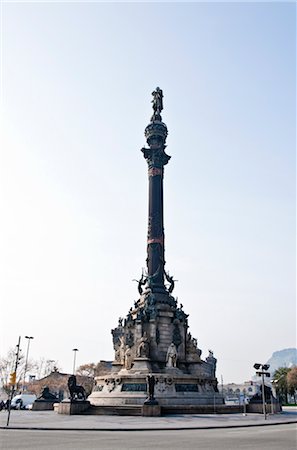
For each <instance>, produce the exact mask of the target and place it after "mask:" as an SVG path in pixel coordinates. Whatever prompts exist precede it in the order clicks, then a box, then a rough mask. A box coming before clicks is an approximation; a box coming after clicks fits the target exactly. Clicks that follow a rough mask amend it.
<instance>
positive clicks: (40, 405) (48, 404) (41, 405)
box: [32, 399, 59, 411]
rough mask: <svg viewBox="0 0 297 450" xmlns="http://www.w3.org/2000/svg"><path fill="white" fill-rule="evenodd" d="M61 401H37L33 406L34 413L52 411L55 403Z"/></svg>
mask: <svg viewBox="0 0 297 450" xmlns="http://www.w3.org/2000/svg"><path fill="white" fill-rule="evenodd" d="M58 401H59V400H58V399H55V400H35V402H34V403H33V405H32V411H50V410H53V409H54V403H57V402H58Z"/></svg>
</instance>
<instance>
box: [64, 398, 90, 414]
mask: <svg viewBox="0 0 297 450" xmlns="http://www.w3.org/2000/svg"><path fill="white" fill-rule="evenodd" d="M89 408H90V402H88V401H87V400H81V401H80V400H77V401H75V400H74V401H70V400H63V401H62V402H61V403H60V404H59V407H58V413H59V414H67V415H69V416H71V415H75V414H84V413H85V412H86V411H87V410H88V409H89Z"/></svg>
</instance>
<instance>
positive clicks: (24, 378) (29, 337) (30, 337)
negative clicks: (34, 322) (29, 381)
mask: <svg viewBox="0 0 297 450" xmlns="http://www.w3.org/2000/svg"><path fill="white" fill-rule="evenodd" d="M25 339H28V345H27V353H26V362H25V368H24V377H23V387H22V392H24V390H25V382H26V373H27V367H28V356H29V348H30V341H31V339H34V338H33V336H25Z"/></svg>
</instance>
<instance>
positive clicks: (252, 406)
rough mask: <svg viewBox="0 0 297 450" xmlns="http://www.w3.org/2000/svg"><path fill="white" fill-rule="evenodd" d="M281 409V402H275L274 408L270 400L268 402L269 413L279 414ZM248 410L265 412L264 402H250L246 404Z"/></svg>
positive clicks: (259, 412) (248, 411)
mask: <svg viewBox="0 0 297 450" xmlns="http://www.w3.org/2000/svg"><path fill="white" fill-rule="evenodd" d="M281 411H282V408H281V405H280V404H279V402H273V407H272V408H271V403H270V402H267V403H266V413H267V414H277V413H280V412H281ZM246 412H247V413H256V414H257V413H258V414H263V403H262V402H259V403H252V402H251V403H249V404H248V405H246Z"/></svg>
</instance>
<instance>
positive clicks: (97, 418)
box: [0, 408, 297, 431]
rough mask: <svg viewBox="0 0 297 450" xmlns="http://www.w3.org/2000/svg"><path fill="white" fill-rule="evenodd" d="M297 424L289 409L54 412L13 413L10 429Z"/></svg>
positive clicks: (0, 420)
mask: <svg viewBox="0 0 297 450" xmlns="http://www.w3.org/2000/svg"><path fill="white" fill-rule="evenodd" d="M6 420H7V412H6V411H1V413H0V427H1V428H5V427H6ZM285 423H297V409H296V408H287V409H285V410H284V412H283V413H282V414H273V415H268V417H267V420H264V417H263V415H262V414H248V415H246V416H244V415H243V414H193V415H173V416H162V417H142V416H108V415H80V416H78V415H77V416H68V415H63V414H57V413H56V412H54V411H15V410H13V411H11V416H10V423H9V427H10V428H15V429H16V428H20V429H26V428H27V429H41V430H46V429H49V430H51V429H55V430H60V429H61V430H68V429H73V430H103V431H104V430H109V431H111V430H113V431H125V430H130V431H132V430H158V429H159V430H163V429H165V430H168V429H203V428H222V427H223V428H226V427H250V426H261V425H272V424H285Z"/></svg>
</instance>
